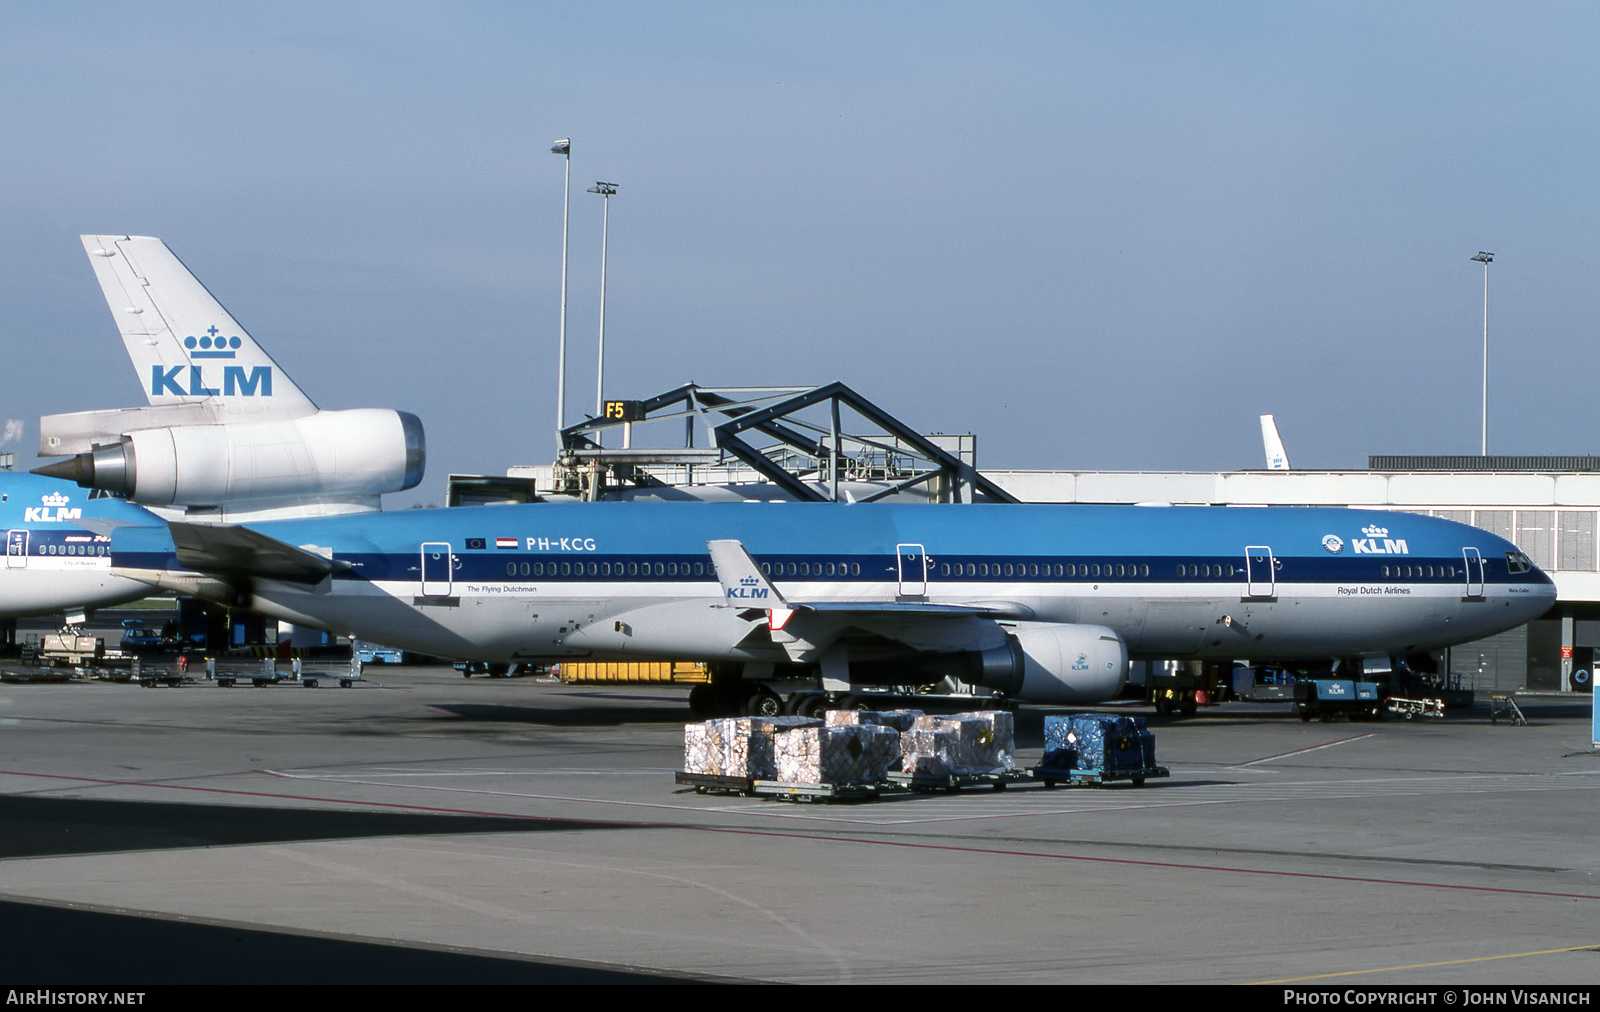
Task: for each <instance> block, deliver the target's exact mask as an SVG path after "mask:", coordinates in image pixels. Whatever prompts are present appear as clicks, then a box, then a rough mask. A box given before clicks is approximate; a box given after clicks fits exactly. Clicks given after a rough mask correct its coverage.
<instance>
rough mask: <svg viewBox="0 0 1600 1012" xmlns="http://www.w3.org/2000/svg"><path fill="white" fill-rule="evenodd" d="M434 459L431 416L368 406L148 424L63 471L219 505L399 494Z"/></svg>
mask: <svg viewBox="0 0 1600 1012" xmlns="http://www.w3.org/2000/svg"><path fill="white" fill-rule="evenodd" d="M424 460H425V448H424V443H423V431H422V422H421V421H420V420H419V419H418V418H417V417H416V416H415V415H413V414H410V413H408V412H404V411H389V410H385V409H378V408H358V409H353V410H349V411H318V412H316V413H315V414H311V415H306V416H304V417H301V418H293V419H284V420H275V421H266V422H235V423H230V424H221V425H183V426H166V427H162V428H152V429H139V430H135V431H133V432H129V433H127V434H126V435H124V436H123V438H122V439H121V440H120V441H119V442H117V443H116V444H114V445H112V446H107V447H101V448H99V449H97V450H95V451H93V452H92V453H82V454H79V455H78V456H77V458H76V460H75V461H74V462H73V463H74V473H73V474H71V475H61V476H63V477H71V478H72V479H73V480H75V481H77V483H78V484H79V485H82V486H84V487H86V488H98V489H104V490H105V491H108V492H115V493H117V494H119V495H125V496H127V497H128V498H129V499H132V500H134V501H135V502H144V503H152V504H157V505H165V504H169V503H177V504H182V505H196V504H205V505H215V504H222V503H229V502H237V501H242V500H263V499H273V498H281V497H289V496H309V495H322V496H326V495H345V494H353V495H375V494H381V493H384V492H399V491H403V490H404V489H408V488H413V487H415V486H416V485H417V484H418V483H419V482H421V480H422V472H423V466H424ZM58 466H59V465H58Z"/></svg>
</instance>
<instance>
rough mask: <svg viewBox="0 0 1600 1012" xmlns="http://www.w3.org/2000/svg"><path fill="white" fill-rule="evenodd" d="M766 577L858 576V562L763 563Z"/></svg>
mask: <svg viewBox="0 0 1600 1012" xmlns="http://www.w3.org/2000/svg"><path fill="white" fill-rule="evenodd" d="M761 571H762V572H763V573H765V574H767V575H768V576H860V575H861V563H859V562H763V563H762V564H761Z"/></svg>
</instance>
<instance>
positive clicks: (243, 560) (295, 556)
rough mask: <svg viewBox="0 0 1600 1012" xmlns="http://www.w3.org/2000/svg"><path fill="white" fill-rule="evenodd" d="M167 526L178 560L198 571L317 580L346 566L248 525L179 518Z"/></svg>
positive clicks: (304, 580)
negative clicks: (196, 521)
mask: <svg viewBox="0 0 1600 1012" xmlns="http://www.w3.org/2000/svg"><path fill="white" fill-rule="evenodd" d="M167 526H168V527H169V528H170V529H171V531H172V544H173V547H174V548H175V549H176V554H177V557H178V562H180V563H181V564H182V565H183V566H185V567H186V568H188V569H192V570H194V571H195V572H197V573H207V574H211V575H216V576H246V577H264V578H266V579H270V580H287V581H288V582H290V583H310V584H316V583H321V582H322V581H323V580H324V579H326V578H327V577H328V576H329V575H331V574H332V573H334V572H335V571H337V570H340V569H343V568H345V567H344V566H342V565H341V564H340V563H337V562H334V561H333V560H332V559H327V558H324V557H323V556H321V555H318V554H317V553H315V552H309V551H306V550H305V549H304V548H296V547H295V546H293V545H290V544H286V543H284V542H282V541H279V540H277V539H276V538H269V537H267V536H266V535H265V534H259V533H257V532H255V531H253V530H251V529H250V528H248V527H237V526H234V525H231V524H191V523H184V522H182V521H173V522H172V523H170V524H168V525H167Z"/></svg>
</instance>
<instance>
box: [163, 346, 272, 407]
mask: <svg viewBox="0 0 1600 1012" xmlns="http://www.w3.org/2000/svg"><path fill="white" fill-rule="evenodd" d="M229 354H230V355H231V354H232V353H231V352H230V353H229ZM184 368H185V367H184V366H181V365H175V366H173V367H172V368H170V369H164V368H162V367H161V366H159V365H153V366H151V367H150V396H152V397H160V396H161V395H162V394H177V395H178V396H179V397H215V396H216V395H218V394H221V395H222V396H224V397H257V396H260V397H271V396H272V366H270V365H257V366H251V367H250V370H249V371H248V372H246V371H245V367H244V366H242V365H225V366H223V367H222V387H221V388H220V389H219V388H217V387H214V386H209V385H207V379H206V372H205V366H199V365H191V366H188V370H189V372H188V381H189V386H188V389H185V388H184V385H183V383H184ZM210 382H211V383H215V382H217V380H216V379H215V378H214V377H213V378H212V379H211V380H210Z"/></svg>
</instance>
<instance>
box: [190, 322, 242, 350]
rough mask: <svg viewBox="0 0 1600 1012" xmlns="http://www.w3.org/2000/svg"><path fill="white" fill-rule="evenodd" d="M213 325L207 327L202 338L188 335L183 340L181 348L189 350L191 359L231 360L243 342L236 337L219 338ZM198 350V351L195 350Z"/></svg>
mask: <svg viewBox="0 0 1600 1012" xmlns="http://www.w3.org/2000/svg"><path fill="white" fill-rule="evenodd" d="M218 335H219V332H218V330H217V328H216V326H215V325H213V326H210V327H207V328H206V332H205V335H204V336H203V337H195V336H194V335H193V334H190V335H189V336H188V337H186V338H184V339H183V346H184V347H185V348H187V349H189V352H190V357H191V358H233V357H234V352H236V351H238V350H239V345H241V344H243V343H244V342H243V341H241V340H239V338H238V336H237V335H235V336H234V337H220V336H218ZM196 349H198V350H196Z"/></svg>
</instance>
